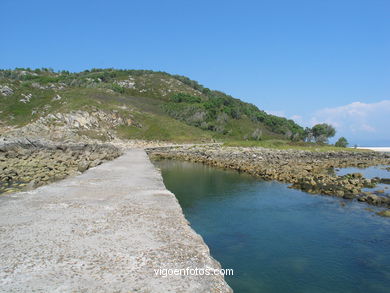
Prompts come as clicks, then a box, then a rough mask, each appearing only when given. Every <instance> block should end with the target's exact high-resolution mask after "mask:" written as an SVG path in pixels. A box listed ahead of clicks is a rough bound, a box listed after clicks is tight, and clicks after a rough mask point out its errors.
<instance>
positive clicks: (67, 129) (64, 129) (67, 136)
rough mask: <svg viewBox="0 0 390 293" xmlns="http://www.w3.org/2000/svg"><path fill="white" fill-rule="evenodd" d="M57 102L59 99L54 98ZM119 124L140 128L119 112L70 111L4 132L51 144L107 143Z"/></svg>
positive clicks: (48, 116)
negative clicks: (57, 142)
mask: <svg viewBox="0 0 390 293" xmlns="http://www.w3.org/2000/svg"><path fill="white" fill-rule="evenodd" d="M54 98H55V99H57V100H59V99H60V98H61V97H60V96H58V95H57V96H55V97H54ZM120 125H125V126H130V125H131V126H134V127H139V124H138V123H136V122H135V121H134V120H133V119H132V117H131V116H129V115H126V116H122V115H121V114H120V113H119V112H118V111H115V110H113V111H102V110H98V109H96V110H92V111H90V112H88V111H81V110H78V111H72V112H69V113H54V114H48V115H46V116H44V117H40V118H39V119H38V120H36V121H34V122H32V123H30V124H28V125H25V126H23V127H20V128H17V129H15V130H13V131H10V132H7V136H9V137H35V138H45V139H48V140H51V141H64V140H71V141H84V142H85V141H88V139H89V138H93V139H98V140H101V141H108V140H112V139H114V138H115V135H116V133H115V128H116V127H117V126H120Z"/></svg>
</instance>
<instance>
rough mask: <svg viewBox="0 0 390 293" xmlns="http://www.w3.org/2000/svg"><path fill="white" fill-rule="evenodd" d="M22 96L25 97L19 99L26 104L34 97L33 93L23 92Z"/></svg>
mask: <svg viewBox="0 0 390 293" xmlns="http://www.w3.org/2000/svg"><path fill="white" fill-rule="evenodd" d="M22 97H23V98H22V99H20V100H19V101H20V102H22V103H25V104H26V103H28V102H30V100H31V98H32V94H27V95H25V94H22Z"/></svg>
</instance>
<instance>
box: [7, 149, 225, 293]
mask: <svg viewBox="0 0 390 293" xmlns="http://www.w3.org/2000/svg"><path fill="white" fill-rule="evenodd" d="M187 267H189V268H193V269H195V268H219V264H218V263H217V262H216V261H215V260H214V259H212V258H211V257H210V254H209V250H208V248H207V246H206V245H205V244H204V242H203V240H202V238H201V237H200V236H199V235H197V234H196V233H195V232H194V231H193V230H192V229H191V228H190V226H189V225H188V223H187V221H186V220H185V218H184V216H183V213H182V210H181V208H180V206H179V204H178V202H177V200H176V198H175V196H174V195H173V194H172V193H170V192H169V191H167V190H166V188H165V186H164V184H163V182H162V178H161V175H160V173H159V172H158V171H157V170H156V169H155V168H154V166H153V165H152V164H151V163H150V161H149V159H148V157H147V155H146V153H145V152H144V151H143V150H131V151H128V152H127V153H125V154H124V155H123V156H121V157H119V158H118V159H116V160H114V161H111V162H108V163H105V164H103V165H101V166H99V167H96V168H93V169H90V170H88V171H87V172H85V173H83V174H82V175H80V176H77V177H73V178H68V179H65V180H63V181H60V182H57V183H54V184H51V185H48V186H43V187H41V188H38V189H36V190H34V191H30V192H21V193H16V194H13V195H8V196H2V197H0V291H1V292H159V293H160V292H230V290H231V289H230V288H229V287H228V286H227V284H226V283H225V281H224V279H223V277H221V276H213V275H210V276H168V277H162V276H156V274H155V271H154V270H155V269H160V268H161V269H185V268H187Z"/></svg>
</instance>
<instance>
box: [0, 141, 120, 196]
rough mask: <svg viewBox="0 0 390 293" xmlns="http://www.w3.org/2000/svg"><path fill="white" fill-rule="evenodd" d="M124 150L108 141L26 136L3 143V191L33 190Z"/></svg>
mask: <svg viewBox="0 0 390 293" xmlns="http://www.w3.org/2000/svg"><path fill="white" fill-rule="evenodd" d="M121 153H122V151H121V150H120V149H119V148H117V147H115V146H112V145H107V144H76V143H71V144H59V143H53V142H46V141H29V140H26V139H22V140H18V141H8V142H4V141H3V142H1V143H0V194H1V193H13V192H16V191H23V190H30V189H33V188H35V187H38V186H42V185H45V184H48V183H50V182H54V181H57V180H61V179H64V178H66V177H68V176H72V175H76V174H80V173H82V172H84V171H86V170H88V169H89V168H92V167H96V166H98V165H100V164H102V163H103V162H105V161H110V160H112V159H114V158H116V157H118V156H119V155H121Z"/></svg>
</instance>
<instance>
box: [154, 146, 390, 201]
mask: <svg viewBox="0 0 390 293" xmlns="http://www.w3.org/2000/svg"><path fill="white" fill-rule="evenodd" d="M148 152H149V154H150V155H151V156H152V157H153V158H156V159H159V158H164V159H181V160H187V161H193V162H200V163H205V164H208V165H212V166H216V167H222V168H228V169H234V170H237V171H243V172H247V173H249V174H252V175H255V176H259V177H260V178H263V179H266V180H278V181H282V182H287V183H291V186H290V187H291V188H296V189H300V190H303V191H306V192H309V193H316V194H324V195H331V196H337V197H341V198H344V199H357V200H359V201H362V202H367V203H368V204H372V205H377V206H384V207H389V208H390V197H389V196H386V194H383V195H382V196H377V195H375V194H367V193H365V192H363V191H362V188H364V187H373V186H374V185H375V184H376V183H377V182H378V179H372V180H371V179H366V178H364V177H363V176H362V175H361V174H359V173H355V174H348V175H345V176H337V175H336V174H335V173H334V168H341V167H348V166H349V167H352V166H353V167H361V168H363V167H368V166H373V165H379V164H386V165H389V164H390V155H388V154H380V153H375V152H347V151H340V152H309V151H297V150H272V149H264V148H235V147H218V146H212V147H210V146H209V147H202V146H198V147H182V148H155V149H149V150H148Z"/></svg>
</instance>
